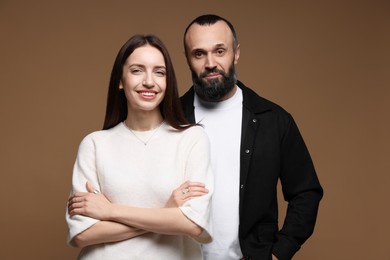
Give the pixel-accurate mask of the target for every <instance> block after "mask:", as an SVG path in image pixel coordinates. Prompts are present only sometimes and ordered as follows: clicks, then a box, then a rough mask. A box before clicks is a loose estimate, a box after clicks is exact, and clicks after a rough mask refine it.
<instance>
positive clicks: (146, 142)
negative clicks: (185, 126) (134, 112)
mask: <svg viewBox="0 0 390 260" xmlns="http://www.w3.org/2000/svg"><path fill="white" fill-rule="evenodd" d="M163 123H164V120H163V121H162V122H161V124H160V125H159V126H157V127H156V128H154V130H153V133H152V134H151V135H150V137H149V138H148V140H146V141H144V140H142V138H140V137H139V136H138V135H136V133H134V131H133V130H132V129H131V128H130V127H128V126H127V125H126V120H125V121H123V124H124V125H125V127H126V128H127V129H129V131H130V132H131V133H132V134H133V135H134V136H135V138H137V139H138V140H139V141H140V142H141V143H143V144H144V145H147V144H148V143H149V141H150V139H152V137H153V136H154V134H155V133H156V132H157V131H158V129H160V127H161V126H162V125H163Z"/></svg>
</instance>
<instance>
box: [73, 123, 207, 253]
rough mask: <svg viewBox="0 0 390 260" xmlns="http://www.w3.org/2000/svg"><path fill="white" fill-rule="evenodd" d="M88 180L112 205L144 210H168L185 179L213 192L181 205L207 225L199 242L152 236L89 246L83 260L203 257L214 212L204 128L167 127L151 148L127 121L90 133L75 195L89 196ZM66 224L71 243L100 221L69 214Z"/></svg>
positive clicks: (78, 161)
mask: <svg viewBox="0 0 390 260" xmlns="http://www.w3.org/2000/svg"><path fill="white" fill-rule="evenodd" d="M152 131H153V130H152ZM144 134H145V135H146V134H147V133H144ZM87 180H88V181H90V182H91V184H92V185H93V186H94V187H95V188H98V189H99V190H100V191H101V192H102V193H103V194H104V195H106V196H107V197H108V199H109V200H110V201H111V202H113V203H119V204H124V205H128V206H132V207H142V208H158V207H164V205H165V203H166V202H167V200H168V198H169V197H170V195H171V193H172V191H173V190H174V189H176V188H177V187H179V185H181V184H182V183H183V182H184V181H185V180H190V181H199V182H203V183H205V184H206V187H207V188H208V189H209V190H210V192H209V193H208V194H207V195H204V196H201V197H198V198H195V199H192V200H190V201H188V202H186V203H185V204H184V205H183V206H182V207H180V209H181V211H182V212H183V214H184V215H186V216H187V217H188V218H189V219H191V220H192V221H193V222H195V223H196V224H198V225H199V226H201V227H203V229H204V232H203V234H202V235H201V236H200V237H198V240H199V241H198V242H197V241H195V240H194V239H193V238H190V237H188V236H184V235H183V236H179V235H177V236H170V235H162V234H156V233H147V234H144V235H141V236H138V237H135V238H132V239H129V240H125V241H121V242H117V243H107V244H99V245H96V246H91V247H86V248H84V249H83V250H82V252H81V254H80V258H79V259H83V260H86V259H91V260H99V259H105V260H112V259H115V260H120V259H126V260H128V259H170V260H171V259H175V260H182V259H194V260H200V259H203V258H202V250H201V247H200V244H199V242H209V241H210V240H211V235H212V232H211V229H212V227H211V225H210V220H209V212H210V198H211V195H212V193H213V176H212V174H211V167H210V163H209V141H208V137H207V135H206V133H205V132H204V130H203V128H201V127H199V126H194V127H190V128H189V129H187V130H184V131H182V132H179V131H176V130H174V129H173V128H172V127H170V126H169V125H167V124H163V125H162V126H161V127H160V129H158V131H156V132H155V133H154V135H153V136H152V138H151V139H150V140H149V141H148V143H147V145H144V144H143V143H142V142H141V141H140V140H139V139H137V138H136V137H135V136H134V135H133V134H132V133H131V132H130V130H128V129H127V128H126V127H125V126H124V124H123V123H120V124H118V125H117V126H115V127H113V128H111V129H109V130H102V131H97V132H94V133H92V134H89V135H88V136H86V137H85V138H84V140H83V141H82V142H81V144H80V147H79V151H78V155H77V159H76V163H75V166H74V171H73V179H72V192H77V191H83V192H85V191H86V188H85V183H86V181H87ZM66 221H67V223H68V227H69V237H68V241H70V240H71V239H72V238H73V237H74V236H76V235H77V234H79V233H80V232H82V231H84V230H86V229H87V228H89V227H91V226H92V225H93V224H95V223H96V222H98V220H96V219H93V218H89V217H84V216H81V215H75V216H72V217H70V216H69V215H68V213H66Z"/></svg>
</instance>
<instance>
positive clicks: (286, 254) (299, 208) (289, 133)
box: [273, 114, 323, 260]
mask: <svg viewBox="0 0 390 260" xmlns="http://www.w3.org/2000/svg"><path fill="white" fill-rule="evenodd" d="M282 124H283V125H284V127H282V129H284V131H283V132H282V133H281V147H280V149H281V174H280V180H281V184H282V191H283V196H284V199H285V200H286V201H287V202H288V207H287V213H286V218H285V221H284V224H283V227H282V229H281V230H280V231H279V233H278V234H277V242H276V243H275V244H274V246H273V253H274V254H275V255H276V256H277V257H278V259H280V260H284V259H291V258H292V257H293V255H294V254H295V253H296V252H297V251H298V250H299V248H300V246H301V245H302V244H303V243H304V242H305V241H306V240H307V239H308V238H309V237H310V236H311V234H312V233H313V230H314V226H315V222H316V218H317V212H318V206H319V202H320V200H321V198H322V196H323V190H322V187H321V185H320V183H319V180H318V177H317V174H316V171H315V168H314V165H313V162H312V159H311V157H310V154H309V151H308V149H307V147H306V145H305V143H304V140H303V138H302V136H301V134H300V132H299V130H298V127H297V125H296V123H295V122H294V119H293V118H292V116H291V115H290V114H288V116H287V119H286V118H285V119H284V120H283V122H282Z"/></svg>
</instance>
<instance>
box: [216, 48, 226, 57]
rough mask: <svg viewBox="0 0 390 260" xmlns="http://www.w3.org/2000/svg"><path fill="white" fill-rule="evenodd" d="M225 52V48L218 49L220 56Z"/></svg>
mask: <svg viewBox="0 0 390 260" xmlns="http://www.w3.org/2000/svg"><path fill="white" fill-rule="evenodd" d="M224 53H225V50H224V49H218V50H217V54H218V55H219V56H222V55H223V54H224Z"/></svg>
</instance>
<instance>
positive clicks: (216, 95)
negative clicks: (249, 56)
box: [192, 64, 237, 102]
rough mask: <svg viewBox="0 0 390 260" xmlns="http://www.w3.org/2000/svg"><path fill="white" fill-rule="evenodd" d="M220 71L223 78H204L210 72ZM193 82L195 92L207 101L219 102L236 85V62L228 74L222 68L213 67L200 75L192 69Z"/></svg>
mask: <svg viewBox="0 0 390 260" xmlns="http://www.w3.org/2000/svg"><path fill="white" fill-rule="evenodd" d="M215 72H218V73H220V74H221V75H222V79H221V80H220V79H213V80H210V81H207V80H204V79H203V78H204V77H206V76H207V75H208V74H209V73H215ZM192 82H193V85H194V90H195V93H196V94H198V96H199V97H200V98H201V99H203V100H206V101H210V102H218V101H221V100H222V99H223V98H224V97H225V96H226V95H227V94H228V93H229V92H230V91H231V90H232V89H233V88H234V86H235V84H236V82H237V80H236V69H235V67H234V64H233V65H232V66H231V67H230V68H229V72H228V73H227V74H226V73H225V72H224V71H222V70H218V69H213V70H207V71H205V72H203V73H202V74H201V75H200V76H199V77H198V76H197V75H196V73H195V72H194V71H192Z"/></svg>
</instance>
